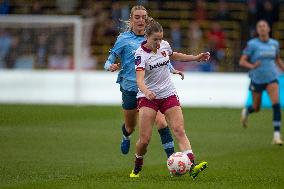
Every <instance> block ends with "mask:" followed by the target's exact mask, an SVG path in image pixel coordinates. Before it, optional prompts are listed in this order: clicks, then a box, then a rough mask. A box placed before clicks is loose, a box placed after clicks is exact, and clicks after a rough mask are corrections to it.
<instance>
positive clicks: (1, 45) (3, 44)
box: [0, 28, 12, 67]
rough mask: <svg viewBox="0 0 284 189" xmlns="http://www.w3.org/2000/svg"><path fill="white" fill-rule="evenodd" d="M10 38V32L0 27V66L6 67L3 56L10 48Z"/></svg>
mask: <svg viewBox="0 0 284 189" xmlns="http://www.w3.org/2000/svg"><path fill="white" fill-rule="evenodd" d="M11 44H12V38H11V36H10V34H9V33H8V32H7V31H6V30H5V29H1V28H0V67H6V66H5V65H6V62H5V57H6V56H7V54H8V53H9V50H10V48H11Z"/></svg>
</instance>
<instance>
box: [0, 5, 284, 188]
mask: <svg viewBox="0 0 284 189" xmlns="http://www.w3.org/2000/svg"><path fill="white" fill-rule="evenodd" d="M197 1H198V0H196V1H166V0H165V1H163V0H157V1H150V0H148V1H147V0H144V1H107V0H105V1H89V0H84V1H83V0H82V1H79V0H38V1H36V0H0V13H1V14H3V15H2V16H0V188H21V189H25V188H27V189H30V188H36V189H41V188H68V189H70V188H74V189H78V188H95V189H99V188H138V189H140V188H141V189H142V188H143V189H144V188H164V189H166V188H171V189H177V188H196V189H198V188H216V189H217V188H218V189H220V188H224V189H228V188H257V189H259V188H277V189H278V188H283V183H284V171H283V170H284V159H283V157H284V151H283V148H282V147H280V148H279V146H272V145H271V137H272V123H271V120H272V111H271V109H262V111H261V112H260V113H258V114H255V115H252V116H251V117H250V119H249V128H247V129H243V128H242V127H241V126H240V123H239V117H240V111H241V109H240V108H241V107H242V106H243V105H244V104H246V103H251V102H250V101H249V98H247V97H248V96H249V94H248V90H247V87H248V84H249V80H248V78H247V73H246V71H247V70H243V69H241V68H240V67H239V66H238V58H239V56H240V53H241V49H242V48H243V47H244V46H245V41H246V40H247V39H249V38H250V37H252V36H254V24H255V22H256V20H257V19H259V18H262V17H263V16H265V17H266V18H267V19H269V20H270V21H272V22H270V23H271V24H272V29H273V30H272V36H273V37H275V38H276V39H278V40H279V41H280V45H281V49H282V51H281V53H282V54H281V56H282V58H283V57H284V56H283V52H284V51H283V48H284V46H283V45H284V44H283V40H284V37H283V36H284V35H283V31H284V13H283V12H284V1H276V0H275V1H269V2H272V3H273V5H274V6H272V7H271V4H269V2H268V1H265V0H248V1H236V0H234V1H233V0H232V1H220V2H219V1H198V2H199V3H197ZM265 2H268V4H266V8H268V9H269V10H270V11H265V10H264V9H263V8H261V7H262V5H263V4H264V3H265ZM137 3H138V4H143V5H144V6H145V7H147V8H148V9H149V14H150V16H152V17H154V18H156V19H158V20H159V21H160V22H161V23H162V24H163V26H164V29H165V37H166V39H167V40H169V41H170V42H171V44H172V46H173V47H174V49H175V50H180V51H182V52H193V53H195V52H196V51H202V50H204V51H205V50H210V51H211V53H212V54H213V58H212V62H211V63H210V64H202V65H201V66H199V65H197V64H196V63H194V62H191V63H186V64H182V63H179V62H176V63H174V64H175V66H176V67H177V68H178V69H181V70H184V71H186V77H185V80H184V81H180V79H179V78H178V77H173V80H174V82H175V84H176V86H177V89H178V92H179V94H180V97H181V98H180V99H181V103H182V104H185V103H186V104H187V105H188V106H189V107H184V106H183V112H184V118H185V127H186V130H187V132H188V135H189V137H190V140H191V143H192V145H193V148H194V152H195V154H196V157H197V159H198V161H199V160H206V161H208V162H209V168H208V169H207V170H206V172H205V173H204V174H202V175H200V176H199V177H198V179H196V180H191V179H190V177H189V176H188V175H187V176H184V177H174V178H172V177H170V176H169V174H168V171H167V168H166V165H165V162H166V158H165V154H164V152H163V150H162V149H161V144H160V141H159V136H158V134H157V132H153V137H152V141H151V144H150V147H149V151H148V153H147V157H146V158H145V166H144V169H143V172H142V173H141V178H140V179H139V180H129V178H128V175H129V172H130V170H131V168H132V165H133V154H134V153H135V149H134V147H133V146H134V145H132V147H131V149H130V153H129V155H127V156H123V155H121V152H120V149H119V144H120V140H121V131H120V125H121V123H122V119H123V115H122V112H121V108H120V105H119V104H120V103H121V101H120V92H119V86H118V85H117V84H115V79H116V73H114V74H111V73H108V72H106V71H104V70H102V66H103V63H104V61H105V59H106V57H107V55H108V51H109V49H110V47H111V46H112V44H113V42H114V41H115V38H116V36H117V35H118V32H119V30H120V29H119V27H121V25H120V24H121V22H119V21H118V20H119V19H118V18H122V19H123V20H126V19H127V18H128V15H129V8H130V7H131V6H133V5H135V4H137ZM197 4H198V5H199V6H198V8H197V6H196V5H197ZM221 7H223V8H222V10H223V9H225V10H227V11H224V14H219V13H222V11H221ZM74 15H79V17H77V16H76V17H72V18H71V17H70V16H74ZM66 16H67V17H66ZM78 20H79V22H77V21H78ZM85 21H86V22H85ZM215 21H216V22H215ZM78 23H79V28H80V27H81V28H82V30H83V33H84V34H85V35H82V36H81V37H80V36H79V38H82V39H81V40H82V42H83V45H81V44H79V45H78V46H76V44H77V43H76V40H74V39H75V38H76V39H78V36H77V37H76V32H77V30H76V28H77V29H78V27H77V26H78ZM85 23H87V24H86V25H87V31H86V32H84V31H85V30H84V29H83V28H84V25H85ZM80 24H82V25H81V26H80ZM218 25H219V26H218ZM213 26H214V27H217V28H218V27H221V28H222V29H221V31H219V30H218V31H214V32H212V33H211V34H210V30H211V28H212V27H213ZM179 36H180V37H179ZM217 44H218V45H217ZM217 47H218V48H217ZM78 51H79V52H82V54H80V53H79V54H80V55H79V58H78V57H77V56H76V54H78ZM76 57H77V58H76ZM78 59H79V62H80V63H78ZM282 78H283V76H282ZM280 87H281V90H283V79H281V81H280ZM282 94H284V92H283V91H282ZM78 97H79V98H78ZM265 99H266V100H267V98H265ZM282 99H283V97H282ZM266 103H267V101H266ZM282 103H283V100H282ZM62 104H64V105H62ZM66 104H67V105H66ZM74 105H75V106H74ZM89 105H91V106H89ZM106 105H107V106H106ZM112 105H115V106H112ZM282 105H283V104H282ZM209 106H211V107H209ZM266 106H269V103H268V105H266ZM201 107H202V108H201ZM208 107H209V108H208ZM212 107H213V108H212ZM216 107H217V108H216ZM224 107H225V108H224ZM283 116H284V115H283V111H282V117H283ZM137 138H138V132H137V131H136V132H135V133H134V134H133V136H132V138H131V140H132V144H134V142H135V141H136V140H137ZM176 144H177V143H176ZM176 149H178V148H177V146H176Z"/></svg>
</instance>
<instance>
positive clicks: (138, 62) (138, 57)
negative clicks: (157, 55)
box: [135, 51, 145, 71]
mask: <svg viewBox="0 0 284 189" xmlns="http://www.w3.org/2000/svg"><path fill="white" fill-rule="evenodd" d="M135 70H136V71H143V70H145V58H143V56H142V53H141V52H139V51H136V53H135Z"/></svg>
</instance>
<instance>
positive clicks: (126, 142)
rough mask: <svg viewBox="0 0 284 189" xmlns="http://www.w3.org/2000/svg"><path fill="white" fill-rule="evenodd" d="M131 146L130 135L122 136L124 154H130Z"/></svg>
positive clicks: (121, 147)
mask: <svg viewBox="0 0 284 189" xmlns="http://www.w3.org/2000/svg"><path fill="white" fill-rule="evenodd" d="M129 148H130V139H129V138H128V137H125V136H122V141H121V145H120V150H121V152H122V153H123V154H128V152H129Z"/></svg>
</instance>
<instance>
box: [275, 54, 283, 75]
mask: <svg viewBox="0 0 284 189" xmlns="http://www.w3.org/2000/svg"><path fill="white" fill-rule="evenodd" d="M276 64H277V65H278V66H279V68H280V69H281V70H282V71H283V72H284V63H283V61H282V59H281V58H280V55H279V54H278V55H277V57H276Z"/></svg>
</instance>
